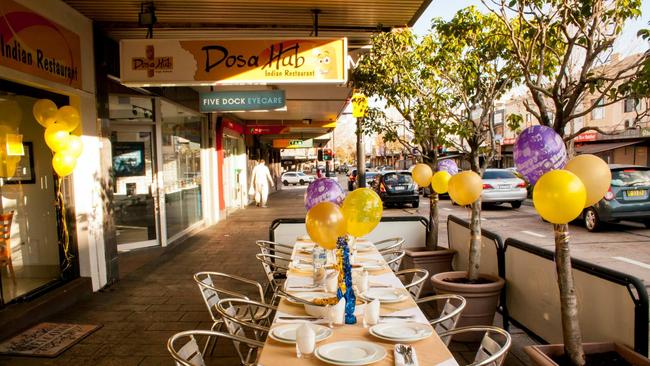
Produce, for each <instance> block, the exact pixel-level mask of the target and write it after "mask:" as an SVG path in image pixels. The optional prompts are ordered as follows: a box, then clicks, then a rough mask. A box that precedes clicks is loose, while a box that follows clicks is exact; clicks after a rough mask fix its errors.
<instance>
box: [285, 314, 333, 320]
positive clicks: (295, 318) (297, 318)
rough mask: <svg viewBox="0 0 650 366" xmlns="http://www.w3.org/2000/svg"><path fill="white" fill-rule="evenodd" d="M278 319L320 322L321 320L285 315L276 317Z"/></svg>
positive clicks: (311, 317)
mask: <svg viewBox="0 0 650 366" xmlns="http://www.w3.org/2000/svg"><path fill="white" fill-rule="evenodd" d="M278 319H282V320H321V319H323V318H317V317H315V316H299V315H296V316H286V315H281V316H279V317H278Z"/></svg>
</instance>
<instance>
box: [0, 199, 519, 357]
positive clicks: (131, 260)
mask: <svg viewBox="0 0 650 366" xmlns="http://www.w3.org/2000/svg"><path fill="white" fill-rule="evenodd" d="M303 194H304V190H303V189H289V190H285V191H281V192H278V193H276V194H273V195H271V197H270V199H269V205H270V208H257V207H254V206H252V207H248V208H246V209H244V210H239V211H237V212H235V213H234V214H232V215H230V216H229V217H228V218H227V219H226V220H224V221H222V222H220V223H218V224H217V225H214V226H212V227H210V228H207V229H205V230H203V231H202V232H200V233H199V234H197V235H195V236H193V237H191V238H189V239H187V240H185V241H184V242H183V243H179V244H178V245H175V246H173V247H172V248H166V249H153V250H149V251H150V252H147V251H140V252H139V253H129V254H127V255H126V256H125V258H124V261H122V260H121V262H123V263H124V265H123V267H124V268H128V270H129V271H130V273H128V274H127V275H126V276H124V277H123V278H122V279H121V280H120V281H119V282H118V283H117V284H116V285H113V286H111V287H110V288H108V289H105V290H103V291H100V292H98V293H95V294H93V295H92V296H91V297H90V298H89V299H88V300H86V301H83V302H81V303H80V304H78V305H77V306H75V307H74V308H71V309H68V310H67V311H65V312H62V313H60V314H57V315H56V316H54V317H53V318H51V319H48V321H60V322H74V323H90V324H103V327H102V328H101V329H100V330H98V331H97V332H95V333H93V334H92V335H90V336H89V337H87V338H86V339H84V340H83V341H81V342H79V343H77V344H76V345H74V346H73V347H72V348H70V349H69V350H67V351H66V352H64V353H63V354H62V355H61V356H59V357H58V358H56V359H42V358H26V357H0V365H119V366H130V365H172V364H173V362H172V360H171V358H170V357H169V355H168V353H167V350H166V346H165V344H166V341H167V339H168V338H169V336H171V335H172V334H174V333H176V332H178V331H181V330H190V329H209V328H210V326H211V325H212V323H211V320H210V317H209V315H208V313H207V310H206V308H205V305H204V303H203V300H202V298H201V296H200V293H199V290H198V288H197V286H196V285H195V284H194V281H193V279H192V275H193V274H194V273H195V272H198V271H220V272H226V273H233V274H238V275H240V276H244V277H248V278H251V279H255V280H257V281H260V282H262V283H263V281H264V278H265V277H264V273H263V271H262V267H261V266H260V265H259V264H258V263H257V261H256V260H255V259H254V255H255V254H256V253H257V252H258V249H257V246H255V240H257V239H268V227H269V225H270V223H271V222H272V221H273V219H275V218H278V217H299V216H300V215H303V214H304V207H303V205H302V200H303ZM147 257H150V258H151V260H150V261H149V262H148V263H146V264H143V265H141V263H142V262H144V259H143V258H145V259H146V258H147ZM138 265H139V266H140V267H139V268H136V269H134V268H133V267H134V266H138ZM515 340H517V344H516V347H515V348H514V349H513V351H512V353H511V355H510V356H509V358H508V360H507V362H506V365H507V366H518V365H524V364H526V363H527V362H526V361H527V359H526V358H525V356H522V355H521V350H520V347H519V345H521V344H524V343H529V342H530V341H529V340H528V339H527V337H525V335H521V334H518V335H516V336H515ZM231 348H232V347H230V345H229V344H228V343H220V347H219V349H218V350H217V351H215V357H213V358H218V359H219V360H218V361H217V360H208V364H209V365H210V364H219V365H237V364H238V362H239V359H238V358H237V356H236V355H235V353H234V351H233V350H232V349H231ZM453 349H454V350H456V351H458V352H459V354H460V355H462V356H470V353H471V352H470V351H469V348H467V347H466V346H464V345H455V346H454V347H453ZM470 357H473V355H471V356H470ZM520 360H525V361H524V362H521V361H520ZM209 361H215V362H209Z"/></svg>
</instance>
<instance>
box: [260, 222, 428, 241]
mask: <svg viewBox="0 0 650 366" xmlns="http://www.w3.org/2000/svg"><path fill="white" fill-rule="evenodd" d="M427 227H428V220H427V219H426V218H424V217H422V216H395V217H382V218H381V222H379V225H377V227H376V228H375V229H374V230H373V231H372V232H371V233H370V234H368V235H367V236H365V238H366V239H368V240H371V241H379V240H383V239H389V238H396V237H399V238H404V240H405V243H404V248H415V247H423V246H424V243H425V242H426V236H427ZM306 234H307V231H306V229H305V218H304V217H302V218H281V219H275V220H273V222H272V223H271V226H270V227H269V240H270V241H275V242H278V243H283V244H290V245H291V244H293V243H294V242H295V241H296V238H297V237H299V236H303V235H306Z"/></svg>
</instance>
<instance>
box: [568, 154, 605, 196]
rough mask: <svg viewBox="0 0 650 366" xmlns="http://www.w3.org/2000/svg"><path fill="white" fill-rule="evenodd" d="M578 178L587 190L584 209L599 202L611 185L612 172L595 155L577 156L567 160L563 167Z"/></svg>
mask: <svg viewBox="0 0 650 366" xmlns="http://www.w3.org/2000/svg"><path fill="white" fill-rule="evenodd" d="M564 169H565V170H568V171H570V172H571V173H573V174H575V175H577V176H578V178H580V180H581V181H582V183H583V184H584V185H585V189H587V201H586V202H585V207H589V206H593V205H595V204H596V203H598V201H600V200H601V199H602V198H603V197H604V196H605V194H606V193H607V191H608V190H609V186H610V185H611V183H612V171H611V170H609V166H608V165H607V163H606V162H605V161H604V160H603V159H601V158H599V157H597V156H596V155H590V154H585V155H579V156H576V157H575V158H573V159H571V160H569V162H568V163H567V164H566V166H565V167H564Z"/></svg>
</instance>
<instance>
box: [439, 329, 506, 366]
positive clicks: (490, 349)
mask: <svg viewBox="0 0 650 366" xmlns="http://www.w3.org/2000/svg"><path fill="white" fill-rule="evenodd" d="M474 332H484V333H485V335H484V336H483V339H482V340H481V344H480V346H479V348H478V351H476V356H475V357H474V361H473V362H472V363H471V364H469V365H468V366H500V365H501V364H503V361H504V360H505V358H506V355H507V354H508V350H509V349H510V345H511V344H512V338H511V337H510V334H509V333H508V332H506V331H505V330H503V329H501V328H498V327H489V326H480V327H463V328H456V329H453V330H449V331H446V332H443V333H442V334H439V335H440V337H453V336H454V335H456V334H462V333H474ZM494 335H497V336H498V338H500V339H499V340H500V341H501V342H499V341H498V340H497V339H495V338H494Z"/></svg>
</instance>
